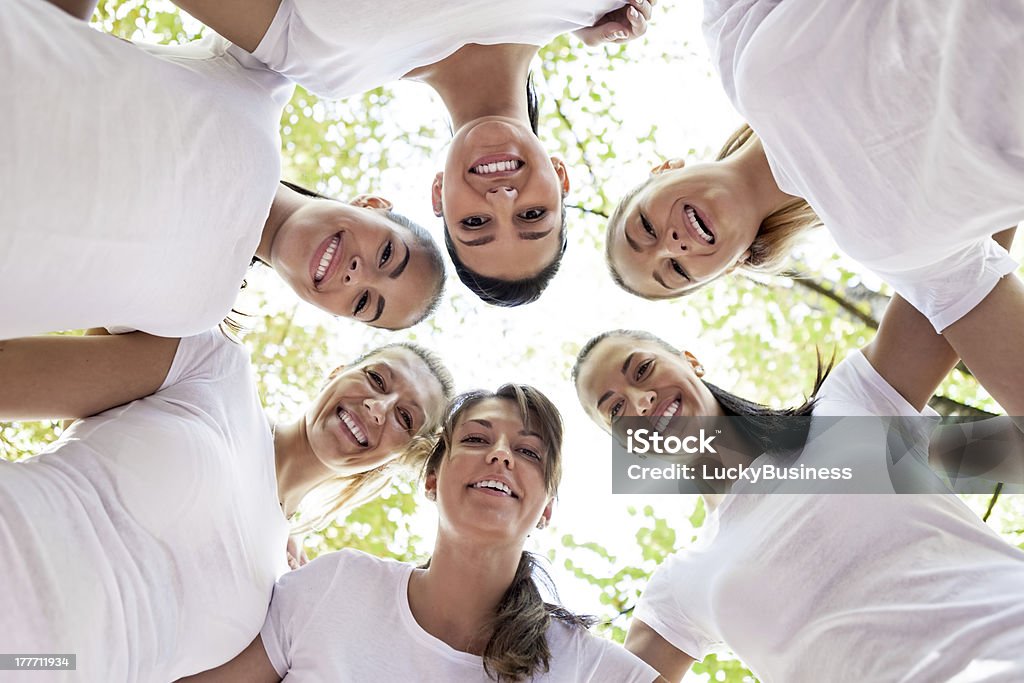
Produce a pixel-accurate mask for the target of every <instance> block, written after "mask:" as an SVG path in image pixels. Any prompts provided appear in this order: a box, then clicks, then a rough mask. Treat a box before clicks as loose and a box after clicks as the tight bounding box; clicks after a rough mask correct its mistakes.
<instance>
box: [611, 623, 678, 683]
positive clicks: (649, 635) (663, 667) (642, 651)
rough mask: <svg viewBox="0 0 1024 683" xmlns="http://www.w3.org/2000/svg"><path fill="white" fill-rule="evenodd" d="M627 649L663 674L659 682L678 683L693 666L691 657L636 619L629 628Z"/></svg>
mask: <svg viewBox="0 0 1024 683" xmlns="http://www.w3.org/2000/svg"><path fill="white" fill-rule="evenodd" d="M626 649H627V650H629V651H630V652H632V653H633V654H635V655H636V656H637V657H639V658H640V659H642V660H644V661H645V662H647V663H648V664H650V665H651V666H652V667H654V668H655V669H656V670H657V671H658V673H660V674H661V678H660V679H659V681H660V680H664V681H669V682H670V683H678V682H679V681H680V680H682V678H683V676H685V675H686V672H687V671H689V670H690V665H692V664H693V658H691V657H690V655H688V654H686V653H685V652H683V651H682V650H679V649H677V648H676V647H675V646H674V645H673V644H672V643H670V642H668V641H667V640H665V639H664V638H662V637H661V636H660V635H659V634H658V632H657V631H655V630H654V629H653V628H651V627H650V626H648V625H647V624H645V623H644V622H642V621H640V620H639V619H634V620H633V623H632V624H630V626H629V633H627V634H626Z"/></svg>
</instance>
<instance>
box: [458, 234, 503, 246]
mask: <svg viewBox="0 0 1024 683" xmlns="http://www.w3.org/2000/svg"><path fill="white" fill-rule="evenodd" d="M455 239H457V240H458V241H459V242H461V243H463V244H464V245H466V246H467V247H479V246H481V245H484V244H487V243H489V242H493V241H494V235H485V236H484V237H477V238H476V239H475V240H464V239H462V238H461V237H458V236H456V237H455Z"/></svg>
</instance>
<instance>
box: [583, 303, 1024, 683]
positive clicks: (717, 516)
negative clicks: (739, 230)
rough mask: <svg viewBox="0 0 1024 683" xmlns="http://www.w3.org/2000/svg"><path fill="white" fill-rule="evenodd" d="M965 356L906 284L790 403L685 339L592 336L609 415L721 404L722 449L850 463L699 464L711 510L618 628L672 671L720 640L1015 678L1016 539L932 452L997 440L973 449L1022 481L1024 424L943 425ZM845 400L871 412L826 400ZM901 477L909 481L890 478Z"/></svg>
mask: <svg viewBox="0 0 1024 683" xmlns="http://www.w3.org/2000/svg"><path fill="white" fill-rule="evenodd" d="M956 362H957V357H956V353H955V352H954V351H953V350H952V348H951V347H950V346H949V344H948V343H946V341H945V340H944V339H943V337H941V336H939V335H936V334H934V333H933V331H932V329H931V326H930V325H929V323H928V320H927V319H926V318H925V317H924V316H923V315H921V314H920V313H919V312H918V311H916V310H915V309H914V308H913V307H911V306H910V305H909V304H908V303H907V302H906V301H904V300H902V299H900V298H899V297H898V296H897V297H894V299H893V301H892V302H891V303H890V305H889V307H888V309H887V310H886V313H885V316H884V318H883V320H882V324H881V326H880V327H879V331H878V334H877V335H876V336H875V338H874V339H873V340H872V341H871V342H870V343H869V344H868V345H867V346H865V347H864V348H863V349H859V350H857V351H854V352H853V353H851V354H850V355H849V356H848V357H847V358H846V359H844V360H843V361H841V362H840V363H839V364H838V365H836V366H835V368H833V369H831V371H830V370H829V368H828V367H827V366H826V367H822V364H821V363H820V361H819V370H818V377H817V379H816V381H815V384H814V387H813V389H812V391H811V397H810V398H809V399H808V400H806V401H805V402H804V403H803V404H801V405H800V406H798V407H795V408H790V409H772V408H768V407H767V406H763V405H760V404H759V403H757V402H756V401H751V400H748V399H745V398H742V397H740V396H737V395H735V394H733V393H731V392H729V391H727V390H725V389H723V388H721V387H719V386H717V385H715V384H712V383H711V382H709V381H707V380H706V379H705V378H704V376H705V368H704V366H703V365H702V364H701V363H700V362H699V361H698V360H697V358H696V357H695V356H694V355H693V354H691V353H689V352H687V351H681V350H679V349H678V348H677V347H675V346H673V345H672V344H670V343H668V342H666V341H664V340H662V339H660V338H658V337H655V336H654V335H652V334H649V333H647V332H642V331H633V330H615V331H611V332H606V333H604V334H601V335H598V336H597V337H595V338H593V339H591V340H590V341H589V342H587V344H585V345H584V347H583V349H582V351H581V352H580V354H579V356H578V357H577V361H576V365H575V368H574V370H573V377H574V380H575V383H576V390H577V394H578V396H579V399H580V403H581V404H582V406H583V408H584V410H585V411H586V413H587V414H588V415H589V416H590V418H591V419H592V420H593V421H594V422H595V423H597V424H598V425H599V426H600V427H601V428H603V429H604V430H606V431H609V432H611V431H612V425H613V421H615V420H616V419H617V418H620V417H634V418H635V417H642V418H646V419H645V422H648V421H649V423H650V424H651V425H654V428H655V429H656V430H659V431H660V430H662V429H665V428H669V429H671V428H672V427H674V426H677V425H678V424H679V423H676V424H675V425H671V423H670V419H671V418H690V417H696V418H702V417H712V418H716V417H728V418H733V419H731V420H722V421H716V422H715V423H714V424H715V425H717V426H721V427H722V428H723V429H722V432H724V433H720V434H719V435H718V436H717V437H716V438H717V441H716V442H715V446H716V447H717V451H716V455H715V457H716V458H721V462H716V463H714V464H713V465H712V466H713V467H714V466H717V465H721V464H723V463H724V464H726V465H732V464H734V463H735V462H736V461H737V460H738V462H740V463H742V464H744V465H748V464H749V466H750V468H751V469H756V468H762V467H763V465H764V464H768V465H772V466H778V465H783V466H785V467H787V468H789V467H795V468H805V467H806V468H819V467H820V466H822V465H826V466H833V465H841V466H850V467H851V474H852V476H853V480H852V481H851V482H850V483H849V485H848V486H844V485H843V483H841V482H840V483H838V485H836V486H833V485H834V484H836V482H835V481H826V482H820V481H818V482H813V481H812V482H809V483H807V482H804V483H801V482H799V481H796V482H794V481H791V480H788V481H783V482H767V481H760V482H755V483H753V484H752V483H751V482H750V480H748V479H746V478H744V477H738V476H735V475H734V476H733V477H732V478H731V479H728V478H726V477H722V478H721V479H718V478H710V477H709V480H705V481H704V482H699V483H705V484H707V486H706V487H701V488H702V493H703V492H704V491H705V490H706V491H707V493H706V494H705V505H706V506H707V508H708V509H709V510H711V513H710V515H709V518H708V520H707V521H706V522H705V524H704V526H703V528H702V530H701V538H700V539H699V540H698V541H697V542H695V543H693V544H692V545H691V546H690V547H684V548H682V549H680V550H679V551H678V552H676V553H675V554H674V555H671V556H670V557H669V558H668V559H666V560H665V562H664V563H663V564H662V566H661V567H659V568H658V570H657V571H656V572H655V573H654V575H653V576H652V577H651V580H650V582H649V583H648V585H647V587H646V588H645V590H644V594H643V596H642V597H641V599H640V602H639V604H638V605H637V608H636V610H635V612H634V621H633V624H632V626H631V627H630V631H629V635H628V637H627V639H626V647H627V648H628V649H630V650H631V651H632V652H634V653H636V654H637V655H639V656H640V657H641V658H643V659H644V660H645V661H646V662H647V663H649V664H651V665H652V666H654V667H655V668H656V669H658V671H659V672H660V673H661V674H662V676H664V677H665V678H666V679H668V680H669V681H678V680H680V679H681V678H682V677H683V675H684V674H685V672H686V671H687V670H688V669H689V667H690V665H691V664H692V663H693V662H694V661H700V660H702V659H703V658H704V657H705V656H706V655H707V654H708V653H709V652H710V651H711V650H713V649H714V648H717V647H721V646H723V645H725V646H728V647H729V648H730V649H731V650H733V651H734V652H735V653H736V654H737V655H738V656H739V657H740V659H742V660H743V662H744V664H746V665H747V666H748V667H749V668H750V669H751V670H752V671H753V672H754V674H755V675H756V676H757V677H758V679H759V680H762V681H786V682H787V683H803V682H808V683H810V682H812V681H839V680H842V681H883V680H884V681H899V682H901V683H909V682H910V681H950V680H958V681H959V680H963V681H972V682H974V683H981V682H982V681H984V682H986V683H1002V682H1009V681H1017V680H1022V677H1024V608H1022V605H1024V553H1022V552H1021V551H1020V550H1019V549H1017V548H1014V547H1013V546H1010V545H1009V544H1007V543H1006V542H1005V541H1004V540H1003V539H1001V538H999V536H997V535H996V534H995V533H993V532H992V530H991V529H989V528H988V527H987V526H986V525H985V524H984V523H983V522H982V521H981V520H980V519H979V518H978V516H977V515H976V514H975V513H974V512H973V511H971V510H970V509H969V508H968V507H967V506H966V505H964V503H963V501H961V500H960V499H959V498H958V497H957V496H955V495H953V494H952V493H949V489H948V488H947V487H946V485H945V483H944V482H943V481H941V480H940V479H939V478H938V477H937V476H936V474H935V472H934V471H933V470H932V469H931V468H930V467H929V465H931V466H932V467H934V468H935V469H937V470H946V471H948V472H951V475H950V476H951V477H957V476H960V475H964V474H965V473H968V472H972V471H975V470H976V467H975V464H976V463H974V462H973V460H974V458H972V457H971V456H973V455H974V454H975V453H977V452H980V453H981V454H982V455H986V454H987V455H989V456H991V455H996V456H998V458H997V459H995V460H994V461H992V462H989V463H977V464H980V465H985V466H988V467H991V466H994V465H997V466H998V467H999V468H1000V471H996V470H995V469H992V470H990V474H987V475H985V478H986V479H990V480H991V479H992V478H993V477H1003V476H1006V477H1007V479H1002V478H999V479H996V481H1005V480H1010V481H1014V482H1022V481H1024V458H1021V456H1020V453H1022V452H1024V438H1022V436H1021V433H1020V431H1019V430H1018V429H1017V428H1016V427H1015V425H1014V424H1013V422H1012V421H1011V420H1010V419H1007V418H994V419H992V420H991V421H986V422H985V423H974V424H973V425H972V426H971V427H969V428H967V431H964V428H962V427H961V426H959V425H946V426H943V427H940V428H938V429H936V430H934V432H933V427H935V424H934V419H929V418H937V413H935V411H933V410H932V409H931V408H928V407H927V401H928V399H929V398H930V397H931V396H932V393H933V392H934V391H935V389H936V388H937V387H938V385H939V383H940V382H941V381H942V379H943V378H944V377H945V376H946V374H947V373H948V372H949V371H950V370H951V369H952V368H953V366H954V365H955V364H956ZM812 415H813V417H814V418H815V419H814V420H813V421H812V420H809V419H807V418H810V417H811V416H812ZM849 415H854V416H862V417H860V418H852V419H849V420H846V421H835V420H829V419H819V418H822V417H825V416H849ZM866 416H875V417H878V418H883V419H876V420H867V419H864V417H866ZM794 418H796V419H794ZM800 418H802V419H800ZM698 423H699V424H703V425H705V426H706V425H707V424H709V423H708V422H705V421H698ZM684 424H685V423H684ZM733 428H734V429H733ZM964 437H966V438H964ZM989 440H990V441H989ZM986 441H987V442H988V444H992V445H993V448H991V449H986V448H985V446H986V445H987V444H986ZM974 443H976V444H978V445H979V447H980V448H978V450H977V451H974V452H972V451H971V450H969V449H970V448H971V445H970V444H974ZM964 446H967V449H968V450H966V451H965V450H964ZM958 449H959V452H957V451H958ZM1015 452H1016V455H1015ZM962 453H966V454H967V455H968V458H967V459H966V460H961V459H960V454H962ZM694 457H703V456H694ZM674 462H678V461H677V460H674ZM723 469H724V468H723ZM733 469H734V470H735V468H733ZM698 471H703V470H698ZM817 471H820V470H817ZM979 474H980V472H979ZM790 479H791V477H790ZM866 482H870V484H866ZM897 482H898V484H897ZM758 484H760V486H759V485H758ZM908 488H909V489H911V490H912V491H913V494H897V493H892V492H891V491H893V490H894V489H896V490H906V489H908ZM865 489H867V491H865ZM818 491H829V492H833V493H827V494H821V493H818V494H817V495H815V492H818ZM882 491H888V492H887V493H882ZM834 492H839V493H849V492H854V493H859V494H860V495H834ZM953 596H955V597H953ZM922 615H926V616H925V618H924V619H922ZM894 638H895V639H896V640H897V641H898V644H899V646H898V647H893V639H894Z"/></svg>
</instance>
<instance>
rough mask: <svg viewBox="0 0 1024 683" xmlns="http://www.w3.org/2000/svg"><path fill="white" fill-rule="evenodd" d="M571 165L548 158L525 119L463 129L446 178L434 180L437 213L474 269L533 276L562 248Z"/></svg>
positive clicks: (493, 119) (504, 276)
mask: <svg viewBox="0 0 1024 683" xmlns="http://www.w3.org/2000/svg"><path fill="white" fill-rule="evenodd" d="M568 191H569V178H568V174H567V172H566V170H565V164H563V163H562V162H561V160H559V159H555V158H550V157H548V156H547V152H546V151H545V149H544V148H543V147H542V146H541V144H540V140H538V139H537V136H536V135H534V134H533V132H532V131H531V130H530V128H529V127H528V126H527V125H525V124H524V123H523V122H521V121H517V120H515V119H509V118H505V117H497V116H489V117H483V118H479V119H475V120H474V121H472V122H471V123H469V124H466V125H465V126H463V127H462V128H460V129H459V130H458V131H457V132H456V133H455V137H454V139H453V140H452V145H451V148H450V149H449V152H448V159H447V161H446V162H445V169H444V172H443V173H439V174H438V175H437V177H436V178H435V180H434V186H433V203H434V211H435V213H437V214H438V215H442V214H443V215H444V219H445V223H446V225H447V229H448V232H449V234H450V235H451V238H452V244H453V245H454V248H455V251H456V253H457V254H458V257H459V259H460V260H461V261H462V263H463V264H464V265H465V266H466V267H467V268H469V269H470V270H472V271H474V272H476V273H479V274H480V275H484V276H487V277H493V278H498V279H501V280H522V279H525V278H529V277H532V276H534V275H536V274H537V273H538V272H540V271H541V270H543V269H544V268H545V267H546V266H547V265H549V264H550V263H551V262H553V261H554V260H555V258H557V256H558V254H559V252H560V251H561V238H560V231H561V226H562V214H561V212H562V209H561V204H562V197H563V195H564V194H565V193H566V192H568Z"/></svg>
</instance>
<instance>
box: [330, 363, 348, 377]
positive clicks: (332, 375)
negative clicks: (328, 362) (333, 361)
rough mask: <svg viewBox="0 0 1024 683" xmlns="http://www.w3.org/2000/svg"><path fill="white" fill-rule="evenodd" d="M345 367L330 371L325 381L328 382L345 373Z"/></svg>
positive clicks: (341, 366) (343, 365)
mask: <svg viewBox="0 0 1024 683" xmlns="http://www.w3.org/2000/svg"><path fill="white" fill-rule="evenodd" d="M347 367H348V366H347V365H345V364H342V365H339V366H338V367H336V368H334V369H333V370H331V372H330V374H328V375H327V379H328V380H332V379H334V378H335V377H337V376H338V374H339V373H342V372H345V368H347Z"/></svg>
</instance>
